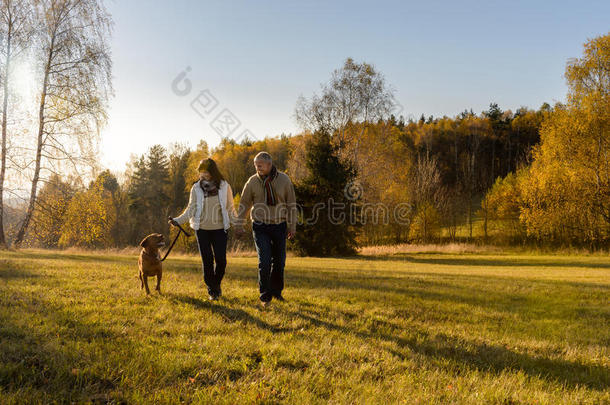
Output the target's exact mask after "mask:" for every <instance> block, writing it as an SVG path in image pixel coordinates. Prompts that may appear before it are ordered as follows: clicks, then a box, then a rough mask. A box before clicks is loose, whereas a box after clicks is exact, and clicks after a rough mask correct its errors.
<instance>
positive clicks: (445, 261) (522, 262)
mask: <svg viewBox="0 0 610 405" xmlns="http://www.w3.org/2000/svg"><path fill="white" fill-rule="evenodd" d="M359 258H360V259H361V260H364V261H392V260H403V261H407V262H409V263H418V264H435V265H446V266H477V267H481V266H483V267H490V266H493V267H584V268H597V269H610V259H609V260H608V262H607V263H600V262H590V261H580V260H574V259H570V260H541V259H531V258H527V259H525V258H524V259H514V258H511V257H501V256H500V257H498V258H497V259H491V258H488V257H480V256H469V255H465V256H460V257H455V256H452V257H421V256H419V255H416V254H415V255H414V254H403V253H397V254H393V255H379V256H375V255H373V256H360V257H359Z"/></svg>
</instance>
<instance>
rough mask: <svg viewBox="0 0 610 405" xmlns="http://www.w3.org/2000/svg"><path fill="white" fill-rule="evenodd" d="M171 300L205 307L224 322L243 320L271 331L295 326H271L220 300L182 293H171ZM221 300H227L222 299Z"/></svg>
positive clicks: (289, 329) (278, 331)
mask: <svg viewBox="0 0 610 405" xmlns="http://www.w3.org/2000/svg"><path fill="white" fill-rule="evenodd" d="M170 296H171V300H173V301H175V302H181V303H184V304H189V305H192V306H193V307H195V308H198V309H206V310H209V311H211V312H212V313H214V314H217V315H219V316H220V317H221V318H222V319H223V320H224V321H225V322H231V323H233V322H243V323H245V324H247V325H252V326H255V327H257V328H259V329H263V330H268V331H270V332H273V333H282V332H292V331H293V330H295V328H282V327H278V326H273V325H270V324H268V323H267V322H265V321H263V320H262V319H260V318H257V317H255V316H252V315H251V314H249V313H248V312H246V311H244V310H243V309H239V308H230V307H227V306H225V305H223V303H222V301H215V302H209V301H204V300H202V299H200V298H196V297H191V296H188V295H184V294H171V295H170ZM223 301H228V300H227V299H223Z"/></svg>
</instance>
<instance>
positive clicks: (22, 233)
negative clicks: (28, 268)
mask: <svg viewBox="0 0 610 405" xmlns="http://www.w3.org/2000/svg"><path fill="white" fill-rule="evenodd" d="M54 45H55V36H53V38H52V40H51V45H50V47H49V55H48V59H47V64H46V67H45V72H44V80H43V84H42V91H41V93H40V106H39V109H38V141H37V147H36V166H35V167H34V177H33V178H32V188H31V190H30V202H29V203H28V209H27V211H26V213H25V218H24V219H23V222H22V223H21V227H20V228H19V232H17V236H16V238H15V246H16V247H19V246H21V244H22V243H23V239H24V238H25V233H26V231H27V229H28V226H29V225H30V220H31V219H32V214H33V213H34V205H35V203H36V191H37V188H38V181H39V180H40V167H41V160H42V147H43V144H44V138H43V136H44V124H45V115H44V113H45V104H46V98H47V88H48V83H49V74H50V71H51V62H52V60H53V47H54Z"/></svg>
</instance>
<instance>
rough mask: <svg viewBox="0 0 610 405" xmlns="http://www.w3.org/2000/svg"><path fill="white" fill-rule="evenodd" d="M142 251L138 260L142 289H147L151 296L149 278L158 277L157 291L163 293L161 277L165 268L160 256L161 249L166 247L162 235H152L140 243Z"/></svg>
mask: <svg viewBox="0 0 610 405" xmlns="http://www.w3.org/2000/svg"><path fill="white" fill-rule="evenodd" d="M140 246H142V248H143V249H142V251H141V252H140V258H139V260H138V267H139V268H140V282H141V286H140V288H146V294H150V290H149V289H148V277H154V276H157V288H156V290H157V291H159V294H160V293H161V276H162V274H163V268H162V266H161V256H159V248H160V247H161V246H165V238H164V237H163V235H161V234H160V233H151V234H150V235H148V236H147V237H145V238H144V239H142V242H140Z"/></svg>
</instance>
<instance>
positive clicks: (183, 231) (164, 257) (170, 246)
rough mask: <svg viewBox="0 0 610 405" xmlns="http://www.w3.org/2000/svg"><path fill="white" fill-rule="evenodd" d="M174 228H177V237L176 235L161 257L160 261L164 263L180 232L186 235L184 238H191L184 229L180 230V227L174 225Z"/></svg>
mask: <svg viewBox="0 0 610 405" xmlns="http://www.w3.org/2000/svg"><path fill="white" fill-rule="evenodd" d="M175 226H177V227H178V235H176V237H175V238H174V241H173V242H172V244H171V245H169V249H167V252H165V256H163V259H161V261H164V260H165V259H166V258H167V255H169V252H171V251H172V248H173V247H174V245H175V244H176V241H177V240H178V238H179V237H180V232H182V233H184V234H185V235H186V237H187V238H188V237H189V236H191V235H190V234H189V233H187V232H186V231H185V230H184V229H182V227H181V226H180V224H176V225H175Z"/></svg>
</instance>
